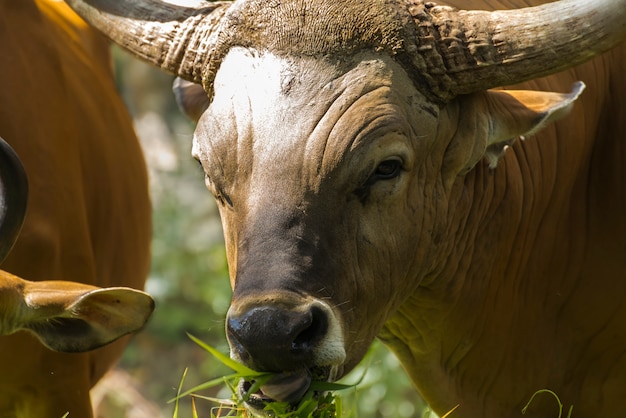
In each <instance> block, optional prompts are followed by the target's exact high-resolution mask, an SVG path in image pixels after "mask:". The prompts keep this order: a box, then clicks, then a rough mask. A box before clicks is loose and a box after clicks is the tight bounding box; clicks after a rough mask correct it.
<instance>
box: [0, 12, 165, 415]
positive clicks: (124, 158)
mask: <svg viewBox="0 0 626 418" xmlns="http://www.w3.org/2000/svg"><path fill="white" fill-rule="evenodd" d="M0 51H1V54H0V62H1V64H2V65H0V80H2V81H1V82H2V88H1V89H0V136H1V137H2V138H4V140H6V141H7V143H8V144H10V145H11V146H12V148H13V149H14V150H15V152H16V153H17V156H19V158H16V157H15V155H14V154H13V153H12V152H11V150H10V148H9V147H8V145H7V144H5V143H0V164H2V166H1V167H0V186H1V187H0V191H1V192H2V193H1V196H0V261H1V262H2V264H1V265H0V267H1V268H2V270H0V335H2V337H0V416H2V417H29V418H30V417H37V418H42V417H43V418H48V417H49V418H58V417H62V416H64V415H65V414H66V413H68V412H69V416H71V417H74V416H75V417H90V416H92V410H91V405H90V399H89V389H90V388H91V387H92V386H93V385H94V384H95V383H96V382H97V381H98V380H99V379H100V378H101V377H102V375H104V373H105V372H106V371H107V369H108V368H109V367H111V365H113V364H114V363H115V361H116V360H117V359H118V357H119V356H120V355H121V352H122V350H123V348H124V346H125V343H126V342H127V339H126V338H124V339H122V340H119V341H117V342H115V343H113V344H111V345H108V346H106V347H103V348H99V349H98V350H95V351H92V352H90V353H77V352H82V351H85V350H92V349H95V348H98V347H101V346H103V345H105V344H108V343H109V342H111V341H113V340H116V339H118V338H119V337H120V336H123V335H125V334H128V333H130V332H132V331H135V330H137V329H139V328H141V327H142V326H143V324H145V322H146V320H147V318H148V316H149V315H150V313H151V312H152V309H153V307H154V303H153V301H152V299H151V298H150V297H149V296H148V295H146V294H145V293H143V292H140V291H137V290H132V289H129V288H135V289H140V288H142V287H143V283H144V281H145V279H146V277H147V273H148V267H149V245H150V228H151V227H150V215H151V212H150V202H149V199H148V187H147V174H146V169H145V164H144V161H143V157H142V154H141V149H140V147H139V143H138V141H137V139H136V137H135V135H134V133H133V129H132V123H131V121H130V118H129V117H128V115H127V113H126V110H125V108H124V105H123V103H122V102H121V99H120V98H119V96H118V95H117V93H116V91H115V85H114V82H113V77H112V74H111V62H110V56H109V51H108V42H107V41H106V40H105V39H104V38H103V37H101V35H99V34H97V33H95V32H93V31H92V30H90V29H89V28H88V27H87V25H86V24H85V23H84V22H83V21H82V20H80V18H78V16H76V15H75V14H74V13H73V12H72V11H71V9H69V7H68V6H67V5H65V4H64V3H61V2H55V1H47V0H41V1H39V0H37V1H29V0H26V1H22V0H20V1H13V0H6V1H4V0H0ZM19 160H21V162H22V163H23V168H22V166H21V165H20V164H19ZM23 171H24V172H25V176H24V173H23ZM25 177H27V179H28V182H26V179H25ZM27 183H28V187H27ZM27 198H28V205H27V207H26V200H27ZM22 219H23V220H24V224H23V226H22V228H21V235H20V236H19V237H18V238H17V241H16V234H17V232H18V231H19V229H20V226H21V223H22ZM14 243H15V245H14V246H13V244H14ZM11 247H12V249H11ZM4 256H6V259H4ZM9 272H10V273H9ZM18 276H19V277H18ZM77 282H80V283H77ZM120 286H123V287H120ZM103 287H106V288H107V289H102V288H103ZM21 330H27V331H30V332H28V333H27V332H18V331H21ZM9 334H10V335H9ZM35 337H38V339H37V338H35ZM48 347H50V348H52V349H53V350H57V351H63V352H75V353H72V354H67V353H61V352H56V351H51V350H50V348H48Z"/></svg>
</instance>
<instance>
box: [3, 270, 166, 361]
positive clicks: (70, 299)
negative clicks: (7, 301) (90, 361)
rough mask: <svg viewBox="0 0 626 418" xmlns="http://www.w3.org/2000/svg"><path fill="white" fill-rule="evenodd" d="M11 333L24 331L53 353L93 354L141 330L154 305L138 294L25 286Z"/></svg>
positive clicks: (69, 285) (70, 285) (85, 287)
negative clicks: (35, 337) (96, 349)
mask: <svg viewBox="0 0 626 418" xmlns="http://www.w3.org/2000/svg"><path fill="white" fill-rule="evenodd" d="M25 283H26V285H25V287H24V288H23V302H22V303H21V307H20V309H18V310H17V311H18V312H19V314H18V315H17V316H18V317H17V319H16V320H15V321H16V322H17V323H16V324H15V325H14V328H15V330H17V329H26V330H28V331H31V332H32V333H34V334H35V335H36V336H37V337H38V338H39V339H40V340H41V342H42V343H43V344H44V345H46V346H47V347H49V348H50V349H52V350H55V351H63V352H82V351H88V350H93V349H95V348H98V347H101V346H103V345H106V344H108V343H110V342H113V341H115V340H116V339H118V338H120V337H122V336H124V335H126V334H129V333H131V332H135V331H137V330H139V329H141V328H142V327H143V326H144V325H145V323H146V322H147V320H148V318H149V317H150V315H151V314H152V311H153V310H154V301H153V300H152V298H151V297H150V296H149V295H148V294H147V293H144V292H141V291H139V290H134V289H129V288H124V287H113V288H105V289H100V288H96V287H93V286H88V285H83V284H80V283H74V282H61V281H59V282H57V281H49V282H26V281H25Z"/></svg>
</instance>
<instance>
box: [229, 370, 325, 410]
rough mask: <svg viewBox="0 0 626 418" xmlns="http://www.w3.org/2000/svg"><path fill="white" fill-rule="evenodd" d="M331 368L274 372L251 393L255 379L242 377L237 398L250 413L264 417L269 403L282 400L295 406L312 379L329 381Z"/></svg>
mask: <svg viewBox="0 0 626 418" xmlns="http://www.w3.org/2000/svg"><path fill="white" fill-rule="evenodd" d="M332 369H334V368H331V367H317V368H314V369H311V370H309V369H302V370H297V371H293V372H283V373H276V374H274V375H273V376H272V377H270V379H269V380H268V381H267V382H264V383H263V384H262V385H261V386H260V387H259V388H258V390H256V391H255V392H253V393H252V392H251V389H253V386H256V385H255V381H254V380H245V379H242V380H241V381H240V382H239V385H238V387H237V391H238V394H239V398H240V399H243V400H244V405H245V407H246V409H248V411H249V412H250V413H251V414H252V415H254V416H258V417H265V416H268V415H267V414H266V413H265V411H264V409H265V407H266V406H267V405H268V404H270V403H274V402H282V403H286V404H289V405H290V406H291V407H296V406H297V405H298V403H299V402H300V401H301V400H302V399H303V398H304V395H305V394H306V393H307V392H308V391H309V388H310V386H311V382H312V381H313V380H316V381H329V380H331V379H332V377H333V376H332V375H333V374H335V373H333V370H332ZM316 395H317V393H316Z"/></svg>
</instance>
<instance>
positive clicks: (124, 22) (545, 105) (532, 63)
mask: <svg viewBox="0 0 626 418" xmlns="http://www.w3.org/2000/svg"><path fill="white" fill-rule="evenodd" d="M70 3H72V4H73V7H75V8H76V9H77V10H78V11H79V13H81V14H82V15H83V16H85V17H86V18H87V19H88V20H90V21H91V22H92V23H94V24H96V25H97V26H99V27H100V28H101V29H102V30H103V31H104V32H105V33H107V34H108V35H109V36H111V38H112V39H113V40H115V41H116V42H118V43H120V44H121V45H123V46H125V47H127V48H129V49H130V50H131V51H133V52H134V53H135V54H137V55H138V56H141V57H143V58H146V59H148V60H150V61H151V62H153V63H155V64H157V65H159V66H161V67H162V68H164V69H166V70H168V71H171V72H173V73H176V74H178V75H179V76H180V77H182V78H184V79H187V80H189V81H191V82H195V83H198V84H202V86H203V88H204V91H205V93H204V96H202V95H201V96H200V97H203V98H204V100H198V97H199V96H198V95H197V91H196V90H195V89H194V88H193V87H191V86H188V85H185V84H184V83H180V84H179V87H180V89H179V91H178V94H179V99H180V102H181V103H183V105H185V106H187V108H188V113H190V114H192V115H197V116H199V120H198V125H197V129H196V132H195V136H194V144H193V155H194V157H195V158H196V159H198V161H199V162H200V163H201V164H202V167H203V170H204V172H205V173H206V184H207V187H208V189H209V190H210V191H211V193H213V195H214V196H215V198H216V199H217V201H218V204H219V208H220V213H221V216H222V221H223V226H224V233H225V237H226V245H227V253H228V261H229V267H230V274H231V284H232V287H233V289H234V296H233V301H232V305H231V307H230V310H229V312H228V318H227V321H226V324H227V335H228V339H229V342H230V346H231V355H232V357H233V358H235V359H237V360H239V361H241V362H243V363H245V364H247V365H248V366H250V367H253V368H255V369H258V370H268V371H273V372H285V375H284V378H283V379H282V380H281V379H278V383H282V384H276V385H273V386H272V387H271V388H270V387H268V388H267V390H266V391H265V392H266V395H270V396H271V397H274V398H278V399H279V400H284V401H295V400H297V399H298V397H299V396H301V395H302V393H303V391H304V390H306V387H307V385H308V382H309V381H310V376H311V375H313V376H314V377H317V378H320V377H322V378H325V379H337V378H339V377H341V376H342V375H343V374H345V373H346V372H347V371H349V370H350V369H351V368H353V367H354V366H355V365H356V364H357V363H358V362H359V360H360V359H361V358H362V356H363V355H364V353H365V351H366V350H367V348H368V346H369V345H370V343H371V342H372V340H373V338H374V337H375V336H376V334H377V333H378V332H379V331H380V330H381V328H382V326H383V324H384V323H385V321H386V319H387V318H389V317H390V315H392V314H393V313H394V312H395V311H396V310H397V309H398V307H399V306H400V305H401V304H402V303H403V302H404V301H405V300H406V299H407V298H408V297H409V296H410V295H411V294H412V293H413V292H414V291H415V289H416V288H417V287H418V286H420V285H428V284H430V283H432V281H433V280H435V279H436V277H437V274H438V272H439V271H440V270H441V269H442V268H443V264H445V262H446V254H447V253H449V252H450V251H451V246H453V245H454V243H453V242H451V240H449V239H446V237H448V236H450V235H452V234H453V233H454V231H455V230H456V228H458V227H459V226H458V225H457V224H454V223H453V222H452V221H451V219H450V216H449V213H450V211H451V208H452V207H453V206H454V205H455V202H454V201H450V199H449V196H450V190H451V189H452V188H453V187H455V185H458V184H461V182H462V181H463V176H464V175H465V174H466V173H468V172H469V171H470V170H472V168H473V167H474V166H475V165H476V164H479V163H480V162H481V160H483V158H486V159H487V160H488V162H489V163H490V164H491V165H492V166H493V167H495V165H496V163H497V161H498V158H499V157H500V156H501V154H502V152H503V150H504V149H505V147H506V146H507V145H510V144H511V143H512V142H513V141H515V140H516V138H518V137H519V136H520V135H525V134H527V133H531V132H534V131H536V130H537V129H539V128H541V127H542V126H543V125H545V124H546V123H548V122H550V121H552V120H555V119H556V118H559V117H561V116H563V115H564V114H565V113H566V112H567V111H568V109H569V108H570V105H571V104H572V101H573V100H575V99H576V97H577V96H578V94H579V93H580V92H581V91H582V88H583V86H582V84H579V85H575V86H574V87H573V92H571V93H569V94H561V93H541V92H521V91H506V92H505V91H490V90H488V89H489V88H493V87H497V86H500V85H503V84H512V83H515V82H520V81H523V80H528V79H531V78H534V77H539V76H542V75H546V74H548V73H551V72H555V71H558V70H561V69H564V68H567V67H568V66H572V65H574V64H576V63H579V62H581V61H583V60H585V59H587V58H588V57H590V56H591V55H592V54H593V53H596V52H599V51H602V50H605V49H607V48H608V47H610V46H611V45H613V44H614V43H615V42H616V41H617V39H618V38H619V37H620V36H623V32H624V28H623V25H622V24H621V21H622V20H623V19H624V13H623V10H622V9H626V7H624V1H620V2H619V3H620V6H619V7H621V9H620V13H621V15H620V13H616V12H615V10H613V11H609V10H608V9H609V6H611V7H613V6H614V2H613V1H612V0H606V1H599V2H588V1H561V2H557V3H554V4H548V5H545V6H542V7H538V8H528V9H522V10H517V11H510V12H497V13H488V12H462V11H457V10H455V9H452V8H448V7H438V6H435V5H433V4H431V3H426V2H422V1H419V0H411V1H409V0H372V1H363V0H358V1H355V0H343V1H338V0H320V1H304V0H286V1H267V0H238V1H236V2H233V3H230V2H215V3H202V4H201V5H200V6H198V7H197V8H185V7H178V6H170V5H168V6H166V5H163V4H160V3H152V2H147V1H146V2H141V1H139V2H133V3H132V5H130V4H126V3H123V2H118V1H112V2H110V3H105V1H104V0H98V1H96V0H93V1H90V2H87V3H82V2H79V1H77V0H76V1H70ZM90 3H93V4H94V5H95V6H96V7H97V8H99V9H100V11H94V9H92V7H93V6H92V5H90ZM592 3H593V5H592ZM592 8H593V9H594V12H593V13H589V12H590V9H592ZM613 8H614V9H616V8H615V7H613ZM603 9H606V10H605V11H604V12H602V10H603ZM598 11H600V12H598ZM616 15H617V17H616ZM620 16H621V17H620ZM620 19H621V20H620ZM582 21H584V24H582V23H581V22H582ZM599 27H602V28H603V29H604V30H605V31H606V32H601V31H598V28H599ZM520 28H523V29H520ZM572 28H580V30H581V31H586V32H580V31H579V32H576V35H575V38H572V33H573V31H572ZM590 49H593V50H590ZM277 386H279V387H277ZM245 389H246V386H245V385H244V386H243V390H245ZM255 400H257V401H259V400H262V395H260V394H257V395H255V396H253V397H251V403H254V401H255Z"/></svg>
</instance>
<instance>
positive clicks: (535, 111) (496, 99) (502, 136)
mask: <svg viewBox="0 0 626 418" xmlns="http://www.w3.org/2000/svg"><path fill="white" fill-rule="evenodd" d="M584 88H585V85H584V83H582V82H578V83H576V84H575V85H574V86H573V89H572V92H571V93H568V94H562V93H552V92H541V91H527V90H488V91H485V92H481V93H476V94H472V95H467V96H464V97H461V98H459V99H458V100H459V102H460V103H459V105H460V109H459V112H460V116H459V117H460V120H459V129H458V130H457V134H456V136H459V135H463V136H465V137H463V138H457V137H455V138H454V142H459V141H461V142H465V143H466V145H461V146H458V145H457V146H455V147H453V150H454V151H459V150H466V157H465V158H466V159H465V165H464V166H462V167H461V169H460V170H459V174H464V173H466V172H467V171H469V170H471V169H472V168H473V167H474V165H476V163H478V161H480V159H481V158H483V157H484V158H486V159H487V161H488V162H489V167H491V168H495V167H496V166H497V164H498V161H499V159H500V158H501V157H502V156H503V155H504V151H505V149H506V147H507V146H510V145H512V144H513V143H514V142H515V140H517V139H518V138H520V137H523V136H526V135H532V134H534V133H536V132H537V131H539V130H540V129H542V128H543V127H544V126H546V125H547V124H549V123H551V122H554V121H556V120H558V119H560V118H562V117H564V116H565V115H567V114H568V113H569V111H570V110H571V108H572V105H573V103H574V101H575V100H576V99H577V98H578V96H579V95H580V94H581V93H582V91H583V90H584ZM468 140H469V141H470V143H469V144H468V143H467V141H468ZM457 148H458V149H457ZM467 151H469V152H467ZM457 157H458V156H457ZM447 158H449V156H447Z"/></svg>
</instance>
